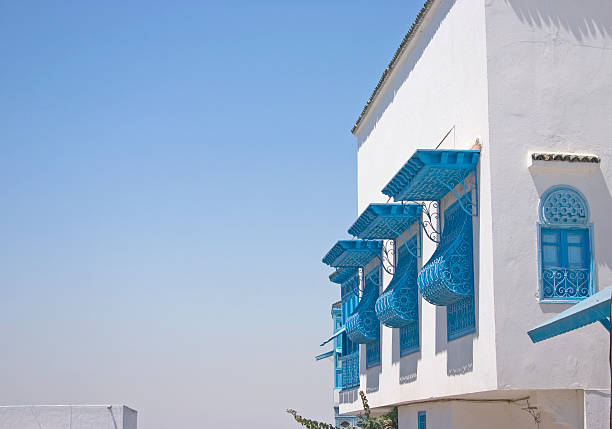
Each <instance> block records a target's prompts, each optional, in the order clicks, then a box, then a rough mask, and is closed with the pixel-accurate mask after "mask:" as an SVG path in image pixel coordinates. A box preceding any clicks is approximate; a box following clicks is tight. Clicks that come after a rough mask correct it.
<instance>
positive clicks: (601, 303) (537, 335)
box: [527, 286, 612, 343]
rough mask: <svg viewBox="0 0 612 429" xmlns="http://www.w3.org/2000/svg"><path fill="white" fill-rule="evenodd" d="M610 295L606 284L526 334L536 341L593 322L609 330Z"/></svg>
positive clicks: (611, 287) (610, 289) (611, 290)
mask: <svg viewBox="0 0 612 429" xmlns="http://www.w3.org/2000/svg"><path fill="white" fill-rule="evenodd" d="M611 296H612V286H608V287H607V288H605V289H603V290H601V291H599V292H597V293H596V294H595V295H593V296H591V297H589V298H585V299H584V300H583V301H580V302H579V303H578V304H575V305H573V306H571V307H570V308H568V309H567V310H565V311H562V312H561V313H559V314H557V315H556V316H555V317H553V318H552V319H550V320H549V321H547V322H545V323H543V324H541V325H540V326H538V327H536V328H534V329H532V330H531V331H529V332H527V334H528V335H529V337H530V338H531V341H533V342H534V343H537V342H538V341H543V340H546V339H549V338H552V337H556V336H557V335H561V334H564V333H566V332H570V331H573V330H574V329H578V328H580V327H582V326H585V325H589V324H591V323H595V322H601V323H602V324H603V325H604V326H605V327H606V329H607V330H608V331H609V330H610V319H609V317H610V297H611Z"/></svg>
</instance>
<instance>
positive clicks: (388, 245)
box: [380, 240, 395, 275]
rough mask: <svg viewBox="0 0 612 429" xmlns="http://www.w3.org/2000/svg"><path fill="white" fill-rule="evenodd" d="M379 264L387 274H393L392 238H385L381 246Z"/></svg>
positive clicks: (393, 254)
mask: <svg viewBox="0 0 612 429" xmlns="http://www.w3.org/2000/svg"><path fill="white" fill-rule="evenodd" d="M380 265H382V267H383V270H385V271H386V272H387V274H391V275H393V274H395V242H394V241H393V240H385V241H384V242H383V247H382V257H381V258H380Z"/></svg>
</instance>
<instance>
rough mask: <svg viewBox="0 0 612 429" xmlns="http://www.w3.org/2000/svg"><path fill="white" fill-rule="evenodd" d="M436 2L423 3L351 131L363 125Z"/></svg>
mask: <svg viewBox="0 0 612 429" xmlns="http://www.w3.org/2000/svg"><path fill="white" fill-rule="evenodd" d="M435 2H436V0H426V1H425V4H424V5H423V7H422V8H421V10H420V12H419V13H418V15H417V16H416V18H415V20H414V22H413V23H412V25H411V26H410V30H408V33H406V35H405V36H404V39H403V40H402V43H400V45H399V47H398V48H397V50H396V51H395V54H394V55H393V58H391V61H390V62H389V65H388V66H387V68H386V69H385V71H384V72H383V74H382V76H381V77H380V79H379V80H378V84H377V85H376V88H374V91H373V92H372V95H370V98H368V101H367V103H366V105H365V106H364V108H363V110H362V111H361V114H360V115H359V118H357V121H356V122H355V125H353V128H352V129H351V133H353V134H355V132H356V131H357V128H359V126H360V125H361V123H362V122H363V120H364V119H365V117H366V115H367V114H368V113H369V111H370V109H371V107H372V105H373V104H374V101H375V100H376V98H377V97H378V94H379V93H380V92H381V91H382V87H383V85H384V84H385V83H386V82H387V80H388V79H389V76H390V75H391V73H392V72H393V70H394V69H395V66H396V65H397V63H398V62H399V59H400V57H401V56H402V54H403V53H404V52H405V51H407V49H408V46H409V45H410V44H411V43H410V42H412V40H413V39H414V37H415V36H416V33H417V32H418V31H419V30H420V29H421V26H422V25H423V23H424V21H425V17H426V16H427V14H428V13H429V12H430V11H431V9H432V6H433V4H434V3H435Z"/></svg>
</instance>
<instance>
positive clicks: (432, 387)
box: [341, 0, 496, 412]
mask: <svg viewBox="0 0 612 429" xmlns="http://www.w3.org/2000/svg"><path fill="white" fill-rule="evenodd" d="M434 7H435V10H434V11H432V13H430V14H429V18H428V22H427V23H426V24H425V26H424V27H423V28H424V30H423V32H422V35H421V36H420V38H419V39H418V40H417V42H416V43H415V46H414V47H413V49H412V52H411V53H410V54H409V55H407V56H406V57H405V58H404V59H403V60H402V62H401V63H400V64H398V66H397V67H396V69H395V72H394V74H393V75H392V77H391V79H390V81H389V83H388V85H386V87H385V88H384V93H383V94H381V96H379V97H378V99H377V101H376V104H375V105H374V106H373V109H372V111H371V113H370V114H369V115H368V117H367V118H366V120H365V121H364V123H362V125H361V126H360V127H359V129H358V130H357V132H356V135H357V139H358V186H359V198H358V202H359V207H358V211H359V212H361V211H363V209H364V208H365V207H366V206H367V205H368V204H369V203H371V202H385V201H387V197H386V196H384V195H383V194H382V193H381V192H380V191H381V190H382V188H383V187H384V186H385V185H386V183H387V182H388V181H389V179H391V177H392V176H393V175H394V174H395V173H396V172H397V171H398V170H399V169H400V167H401V166H402V165H403V164H404V163H405V162H406V161H407V160H408V158H409V157H410V156H411V155H412V153H413V152H414V151H415V150H416V149H418V148H428V149H433V148H435V147H436V145H438V143H439V142H440V140H442V138H443V136H444V135H445V134H446V133H447V132H448V131H449V130H450V129H451V128H453V127H454V130H453V132H451V133H450V134H449V136H448V138H447V139H446V141H445V142H444V144H443V145H442V147H445V148H457V149H469V148H471V147H472V145H473V144H474V143H475V141H476V139H477V138H479V139H480V141H481V143H482V144H483V150H482V154H481V168H480V175H481V182H482V186H481V193H482V198H481V202H480V204H481V208H480V210H481V216H480V217H479V218H477V220H476V221H475V222H476V223H475V226H474V229H475V231H479V234H480V240H479V243H480V247H478V246H477V247H478V248H477V249H476V257H477V255H478V254H479V253H480V254H481V262H480V265H479V266H478V267H477V273H476V277H477V279H478V282H477V286H476V287H477V289H479V290H480V292H479V297H480V300H479V301H477V306H478V307H479V309H478V313H479V322H478V325H479V326H478V328H477V329H478V332H477V333H476V334H475V335H470V336H467V337H464V338H461V339H458V340H455V341H452V342H450V343H448V342H447V341H446V309H445V308H443V307H435V306H433V305H431V304H429V303H427V302H425V301H423V300H421V324H420V325H421V333H420V336H421V351H420V352H418V353H415V354H412V355H409V356H406V357H403V358H401V359H400V357H399V330H397V329H395V330H392V329H390V328H387V327H383V329H382V367H375V368H372V369H370V370H368V371H365V365H364V364H363V363H362V371H363V372H365V375H363V376H362V379H361V388H362V390H365V391H366V392H367V393H368V399H369V401H370V405H371V406H372V407H377V406H383V405H388V404H394V403H399V402H402V401H407V400H415V399H423V398H429V397H432V396H445V395H453V394H460V393H465V392H473V391H481V390H488V389H495V388H496V368H495V364H496V360H495V343H494V330H495V326H494V317H493V288H492V265H491V261H490V258H488V257H487V256H488V255H490V254H491V228H492V226H491V221H490V219H491V214H490V213H491V212H490V199H489V198H488V195H489V188H488V184H489V182H490V180H489V179H488V177H489V174H490V173H489V168H488V165H489V161H488V153H489V151H488V139H487V136H488V115H487V99H488V97H487V76H486V61H485V60H486V45H485V20H484V19H485V16H484V2H483V1H482V0H458V1H456V2H455V1H452V0H442V1H439V2H437V3H436V5H434ZM424 241H425V243H424V249H423V260H424V261H427V260H428V259H429V257H430V256H431V254H432V253H433V250H434V248H435V246H434V245H433V243H431V242H428V240H427V239H425V240H424ZM389 280H390V278H389V276H385V283H384V284H385V286H386V285H387V284H388V282H389ZM362 349H363V347H362ZM364 360H365V356H364V351H363V350H362V361H364ZM449 374H450V375H449ZM356 399H357V398H356V397H355V395H351V396H350V397H349V395H345V396H344V397H342V396H341V402H344V403H343V404H342V405H341V412H349V411H353V410H356V409H359V408H360V402H359V401H358V400H356Z"/></svg>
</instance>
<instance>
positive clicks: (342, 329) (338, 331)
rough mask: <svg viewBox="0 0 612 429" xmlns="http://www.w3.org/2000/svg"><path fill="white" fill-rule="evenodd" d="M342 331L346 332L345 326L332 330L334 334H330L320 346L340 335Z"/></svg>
mask: <svg viewBox="0 0 612 429" xmlns="http://www.w3.org/2000/svg"><path fill="white" fill-rule="evenodd" d="M343 332H346V328H344V327H342V328H340V329H338V330H337V331H336V332H334V335H332V336H331V337H329V338H328V339H326V340H325V341H323V342H322V343H321V347H323V346H324V345H325V344H327V343H329V342H330V341H331V340H333V339H334V338H336V337H337V336H338V335H341V334H342V333H343Z"/></svg>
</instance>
